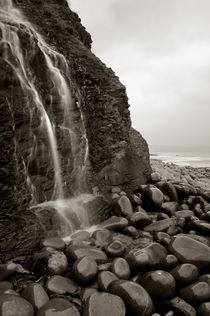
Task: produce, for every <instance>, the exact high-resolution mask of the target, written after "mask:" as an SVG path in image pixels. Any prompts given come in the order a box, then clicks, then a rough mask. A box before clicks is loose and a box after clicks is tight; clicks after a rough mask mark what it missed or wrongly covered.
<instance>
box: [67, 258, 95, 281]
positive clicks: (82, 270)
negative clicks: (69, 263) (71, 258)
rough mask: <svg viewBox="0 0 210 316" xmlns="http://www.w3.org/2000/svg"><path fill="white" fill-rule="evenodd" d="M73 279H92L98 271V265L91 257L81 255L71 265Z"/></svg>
mask: <svg viewBox="0 0 210 316" xmlns="http://www.w3.org/2000/svg"><path fill="white" fill-rule="evenodd" d="M72 272H73V276H74V279H75V280H76V281H77V282H79V283H87V282H90V281H93V280H94V279H95V278H96V276H97V273H98V266H97V263H96V261H95V260H94V259H93V258H92V257H88V256H86V257H83V258H80V259H78V260H76V261H75V263H74V264H73V267H72Z"/></svg>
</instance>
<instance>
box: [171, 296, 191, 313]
mask: <svg viewBox="0 0 210 316" xmlns="http://www.w3.org/2000/svg"><path fill="white" fill-rule="evenodd" d="M167 304H168V305H170V306H172V307H174V308H175V310H176V311H178V312H179V313H181V315H185V316H196V315H197V313H196V310H195V309H194V308H193V307H192V306H191V305H190V304H188V303H187V302H185V301H184V300H183V299H182V298H180V297H178V296H175V297H173V298H171V299H170V300H169V301H167Z"/></svg>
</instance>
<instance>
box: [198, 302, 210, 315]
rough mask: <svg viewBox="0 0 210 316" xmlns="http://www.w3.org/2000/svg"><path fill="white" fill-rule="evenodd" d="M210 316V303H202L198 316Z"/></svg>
mask: <svg viewBox="0 0 210 316" xmlns="http://www.w3.org/2000/svg"><path fill="white" fill-rule="evenodd" d="M209 315H210V301H208V302H204V303H201V305H200V306H199V308H198V316H209Z"/></svg>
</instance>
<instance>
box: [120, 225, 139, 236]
mask: <svg viewBox="0 0 210 316" xmlns="http://www.w3.org/2000/svg"><path fill="white" fill-rule="evenodd" d="M122 232H123V233H124V234H126V235H128V236H131V237H133V238H136V237H138V235H139V233H138V230H137V229H136V227H134V226H128V227H125V228H124V229H123V231H122Z"/></svg>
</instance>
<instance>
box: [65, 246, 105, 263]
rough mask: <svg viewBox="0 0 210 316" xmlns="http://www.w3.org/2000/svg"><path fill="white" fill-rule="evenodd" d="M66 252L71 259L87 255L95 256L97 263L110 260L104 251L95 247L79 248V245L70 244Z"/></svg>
mask: <svg viewBox="0 0 210 316" xmlns="http://www.w3.org/2000/svg"><path fill="white" fill-rule="evenodd" d="M66 254H67V256H68V258H69V260H71V261H75V260H77V259H81V258H82V257H85V256H88V257H91V258H93V259H94V260H95V261H96V262H97V263H105V262H107V260H108V258H107V255H106V254H105V253H104V252H103V251H101V250H99V249H96V248H93V247H91V248H90V247H87V248H78V247H77V246H69V247H67V249H66Z"/></svg>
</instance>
